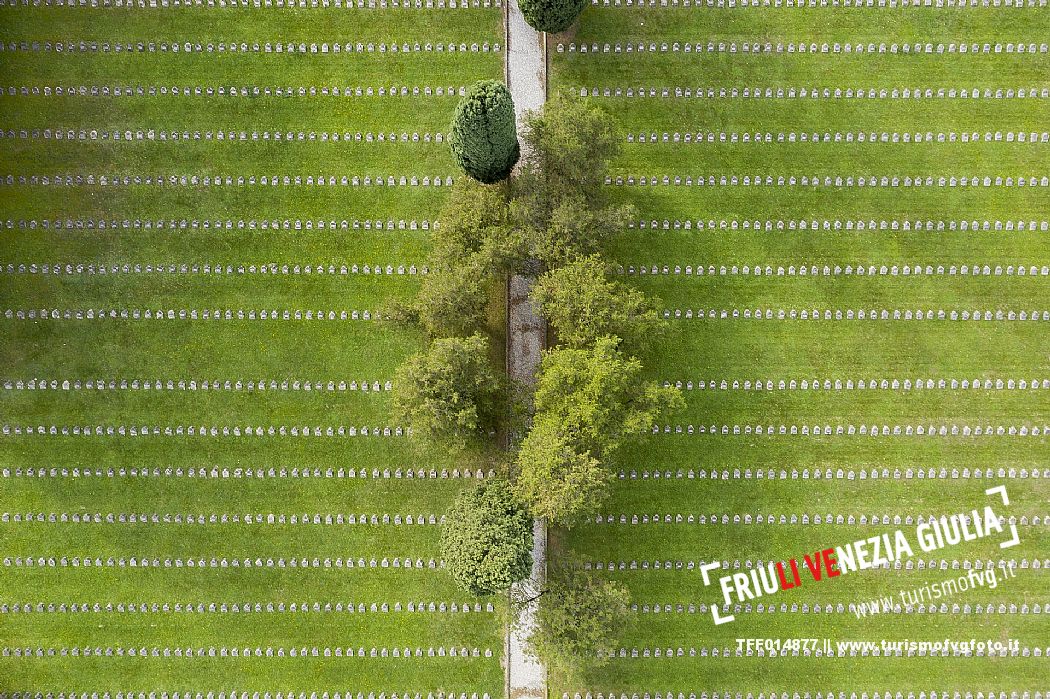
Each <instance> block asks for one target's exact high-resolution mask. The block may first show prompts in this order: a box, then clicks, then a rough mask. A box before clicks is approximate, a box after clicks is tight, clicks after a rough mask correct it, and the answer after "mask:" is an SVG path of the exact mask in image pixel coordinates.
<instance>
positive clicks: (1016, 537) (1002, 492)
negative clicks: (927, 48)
mask: <svg viewBox="0 0 1050 699" xmlns="http://www.w3.org/2000/svg"><path fill="white" fill-rule="evenodd" d="M984 494H985V495H999V496H1001V497H1002V499H1003V506H1009V505H1010V496H1009V495H1007V494H1006V486H1005V485H997V486H995V487H994V488H988V489H987V490H985V491H984ZM1010 533H1011V534H1013V538H1012V539H1010V540H1009V541H1003V542H1001V543H1000V544H999V548H1001V549H1008V548H1010V547H1011V546H1017V545H1018V544H1019V543H1021V535H1020V534H1019V533H1018V532H1017V525H1016V524H1011V525H1010Z"/></svg>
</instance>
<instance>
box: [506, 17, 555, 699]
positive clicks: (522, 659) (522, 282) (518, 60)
mask: <svg viewBox="0 0 1050 699" xmlns="http://www.w3.org/2000/svg"><path fill="white" fill-rule="evenodd" d="M506 31H507V36H506V42H507V53H506V56H507V59H506V60H507V62H506V66H505V70H506V78H507V85H508V86H509V88H510V92H511V95H512V96H513V98H514V106H515V111H516V114H517V118H518V124H519V126H520V124H521V121H522V116H523V115H524V113H525V112H527V111H534V110H537V109H540V108H542V107H543V103H544V102H545V101H546V99H547V67H546V51H545V47H544V38H543V36H542V35H540V34H539V33H538V32H536V31H535V30H534V29H533V28H532V27H530V26H529V25H528V24H526V23H525V18H524V17H523V16H522V14H521V10H520V8H519V7H518V2H517V0H511V1H510V2H509V3H508V4H507V16H506ZM523 155H524V154H523ZM534 281H535V280H534V279H533V278H532V277H526V276H515V277H513V278H511V280H510V284H509V286H508V288H507V371H508V373H509V374H510V376H511V378H513V379H515V380H516V381H521V382H524V383H527V384H530V385H531V384H532V383H534V381H535V377H536V369H537V367H538V366H539V362H540V352H541V350H542V349H543V341H544V336H545V334H546V328H545V326H544V323H543V320H542V319H541V318H540V317H539V316H538V315H537V314H536V311H535V309H534V308H533V307H532V304H531V303H530V301H529V292H530V290H531V289H532V284H533V282H534ZM533 533H534V535H535V539H534V541H535V543H534V544H533V548H532V575H531V576H530V578H529V579H528V580H527V581H524V582H522V583H520V584H519V586H518V587H519V588H520V589H519V590H518V591H517V592H518V593H519V594H522V595H524V596H525V597H526V598H531V597H534V596H535V595H536V594H538V593H539V591H540V590H541V589H542V588H543V584H544V580H545V578H546V570H547V566H546V549H547V525H546V522H544V521H543V520H539V519H538V520H536V521H535V522H534V523H533ZM534 611H535V605H534V604H533V605H529V606H528V607H526V608H525V609H524V610H523V611H522V612H521V614H520V615H519V617H518V619H517V623H516V624H514V625H513V627H512V628H511V629H509V631H508V637H507V696H508V697H509V698H510V699H546V697H547V672H546V669H545V668H544V667H543V665H541V664H539V663H538V662H536V661H535V660H534V659H533V658H531V657H529V656H528V655H526V653H525V650H524V641H525V638H526V637H527V636H528V633H529V629H531V628H532V627H533V624H534V623H535V620H534V617H533V613H534Z"/></svg>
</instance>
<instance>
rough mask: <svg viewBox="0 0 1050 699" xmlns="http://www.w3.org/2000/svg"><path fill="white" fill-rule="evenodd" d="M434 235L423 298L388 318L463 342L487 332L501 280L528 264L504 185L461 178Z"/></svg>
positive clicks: (454, 188)
mask: <svg viewBox="0 0 1050 699" xmlns="http://www.w3.org/2000/svg"><path fill="white" fill-rule="evenodd" d="M440 218H441V226H440V227H438V228H436V229H434V230H433V231H432V232H431V235H430V237H431V241H432V242H433V245H432V247H431V251H430V255H429V259H428V263H429V266H430V274H428V275H427V276H426V277H424V278H423V280H422V283H421V286H420V291H419V294H418V295H417V296H416V298H415V299H414V300H413V302H412V303H411V304H410V305H406V308H404V309H402V310H401V311H400V312H391V313H389V315H391V316H392V317H394V318H396V319H399V320H412V321H415V322H417V323H419V324H420V325H421V326H422V327H423V329H424V330H425V331H426V332H427V334H428V335H429V336H430V337H450V336H460V337H465V336H467V335H472V334H474V333H475V332H478V331H479V330H481V329H482V328H484V326H485V322H486V317H487V312H488V309H489V302H490V300H491V292H492V291H493V289H494V286H495V285H496V284H497V283H498V277H499V276H501V275H503V274H505V273H507V272H508V271H510V270H512V269H513V268H515V267H516V266H518V265H519V264H520V263H521V260H523V259H525V258H526V257H527V254H528V249H527V246H526V243H525V239H524V237H523V235H522V234H521V232H520V229H517V228H514V227H512V226H511V224H510V221H509V210H508V203H507V188H506V186H504V185H484V184H480V183H478V182H476V181H474V180H472V179H470V178H467V177H464V178H460V179H459V180H458V181H457V182H456V184H455V186H454V187H453V189H452V192H451V194H450V196H449V198H448V199H447V201H446V203H445V206H444V208H443V209H442V211H441V215H440Z"/></svg>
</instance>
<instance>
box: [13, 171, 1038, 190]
mask: <svg viewBox="0 0 1050 699" xmlns="http://www.w3.org/2000/svg"><path fill="white" fill-rule="evenodd" d="M974 179H976V178H974ZM1043 179H1046V178H1043ZM5 184H6V185H7V186H30V187H35V186H41V187H81V186H88V187H91V186H96V185H97V186H99V187H119V186H121V185H123V186H125V187H130V186H137V185H145V186H147V187H164V186H168V187H177V186H181V187H223V186H226V187H254V186H256V185H259V186H262V187H281V186H283V187H325V186H328V187H336V186H339V187H430V186H434V187H441V186H442V185H444V186H445V187H451V186H452V176H451V175H446V176H444V177H442V176H441V175H435V176H434V177H433V179H431V177H430V176H429V175H427V176H424V177H422V178H420V177H419V176H418V175H412V176H411V177H407V176H405V175H401V176H395V175H376V176H375V177H374V178H373V176H372V175H365V176H364V177H362V176H360V175H354V176H352V177H350V176H347V175H306V176H305V177H304V176H302V175H261V176H257V175H248V176H247V177H245V176H244V175H237V176H236V177H235V176H233V175H225V176H223V175H215V176H214V177H213V176H209V175H203V176H202V175H145V176H142V175H95V174H88V175H81V174H79V173H78V174H71V173H66V174H52V175H28V176H27V175H19V176H17V177H15V176H14V175H8V176H7V177H0V185H5Z"/></svg>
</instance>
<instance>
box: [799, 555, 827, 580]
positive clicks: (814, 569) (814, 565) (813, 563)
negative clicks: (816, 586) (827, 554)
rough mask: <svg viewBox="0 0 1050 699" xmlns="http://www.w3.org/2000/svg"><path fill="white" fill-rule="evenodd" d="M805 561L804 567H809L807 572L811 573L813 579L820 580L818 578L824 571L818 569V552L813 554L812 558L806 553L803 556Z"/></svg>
mask: <svg viewBox="0 0 1050 699" xmlns="http://www.w3.org/2000/svg"><path fill="white" fill-rule="evenodd" d="M803 558H804V559H805V562H806V567H807V568H809V572H810V573H812V574H813V579H814V580H816V581H817V582H820V579H821V578H822V577H823V576H824V571H822V570H821V569H820V552H819V551H818V552H816V553H814V554H813V558H810V557H809V554H808V553H807V554H806V555H805V556H803Z"/></svg>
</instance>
